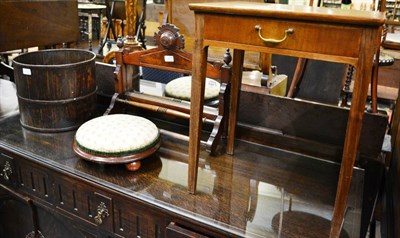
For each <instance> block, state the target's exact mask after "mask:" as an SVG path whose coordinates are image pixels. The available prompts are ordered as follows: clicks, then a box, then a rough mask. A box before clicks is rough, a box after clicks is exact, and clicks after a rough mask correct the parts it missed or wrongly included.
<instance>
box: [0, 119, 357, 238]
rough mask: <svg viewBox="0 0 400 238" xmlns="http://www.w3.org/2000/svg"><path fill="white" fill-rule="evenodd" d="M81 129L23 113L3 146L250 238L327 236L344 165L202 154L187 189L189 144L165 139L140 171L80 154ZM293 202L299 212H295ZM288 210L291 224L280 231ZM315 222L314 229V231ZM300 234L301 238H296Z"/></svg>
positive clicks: (252, 148) (282, 154)
mask: <svg viewBox="0 0 400 238" xmlns="http://www.w3.org/2000/svg"><path fill="white" fill-rule="evenodd" d="M74 135H75V131H70V132H64V133H54V134H50V133H38V132H32V131H29V130H26V129H24V128H22V127H21V125H20V122H19V116H12V117H9V118H7V119H5V120H3V121H2V122H0V147H2V148H6V149H8V150H13V151H16V152H17V153H19V154H21V155H23V156H24V157H26V158H27V159H28V160H31V161H35V162H36V163H39V164H44V165H46V166H50V167H51V168H53V169H55V170H61V171H66V172H68V173H69V174H72V175H76V176H78V177H82V178H84V179H87V180H90V181H92V182H94V183H97V184H100V185H101V186H104V187H107V188H109V189H112V190H115V191H117V192H120V193H123V194H125V195H127V196H128V197H132V198H134V199H139V200H141V201H143V202H145V203H148V204H151V205H154V206H157V207H160V208H163V209H166V210H168V211H170V212H173V213H175V214H179V215H182V216H184V217H188V218H190V219H193V220H196V221H199V222H201V223H204V224H207V225H209V226H212V227H216V228H217V229H220V230H224V231H228V232H230V233H231V234H235V235H238V236H243V237H276V236H277V234H278V232H279V230H281V232H282V234H283V235H284V234H286V235H294V237H303V236H305V237H307V238H310V237H327V234H329V228H330V219H331V218H332V209H333V204H334V198H335V191H336V184H337V178H338V173H339V169H340V167H339V165H338V164H335V163H331V162H324V161H322V160H317V159H313V158H310V157H306V156H303V155H300V154H296V153H289V152H287V151H282V150H278V149H273V148H269V147H262V146H258V145H255V144H251V143H245V142H238V143H237V147H236V151H235V152H236V153H235V156H229V155H226V154H224V153H219V152H218V153H217V154H219V155H218V156H210V155H209V154H208V153H206V152H205V150H202V152H201V154H200V163H199V179H198V192H197V194H196V195H191V194H189V193H188V192H187V170H188V164H187V157H188V155H187V151H188V148H187V143H186V142H182V141H177V140H176V139H172V138H170V137H167V136H162V142H161V148H160V149H159V151H158V152H157V153H156V154H155V155H154V156H152V157H150V158H147V159H145V160H143V162H142V167H141V168H140V170H139V171H137V172H135V173H132V172H129V171H127V170H126V169H125V166H123V165H98V164H95V163H92V162H88V161H85V160H82V159H79V158H78V156H77V155H76V154H75V153H74V152H73V150H72V142H73V137H74ZM352 182H353V184H352V190H351V191H352V192H351V196H350V197H351V198H350V199H349V206H351V209H348V211H349V212H348V213H347V215H346V219H345V223H344V231H343V234H344V236H343V237H357V236H358V232H359V225H360V224H359V222H360V217H359V216H360V213H361V212H360V204H361V199H362V198H361V194H362V185H363V172H362V170H359V169H356V170H355V171H354V177H353V179H352ZM289 201H291V203H292V204H291V210H290V211H289V208H288V207H289ZM280 213H282V214H283V216H284V218H283V221H284V222H283V225H282V226H279V223H278V221H279V214H280ZM309 219H312V220H313V221H314V222H313V223H314V224H313V225H312V226H310V224H309ZM290 237H293V236H290Z"/></svg>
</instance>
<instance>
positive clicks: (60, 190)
mask: <svg viewBox="0 0 400 238" xmlns="http://www.w3.org/2000/svg"><path fill="white" fill-rule="evenodd" d="M55 188H56V189H55V191H56V195H55V197H56V200H55V205H56V206H57V208H59V209H61V210H62V211H63V212H67V213H68V214H72V215H75V216H78V217H80V218H83V219H85V220H86V221H88V222H90V223H91V224H93V225H96V226H98V227H100V228H102V229H105V230H107V231H110V232H113V229H112V217H113V214H112V211H113V210H112V199H111V198H110V197H108V196H106V195H104V194H101V193H100V192H99V191H98V190H95V189H94V188H93V187H90V186H88V185H86V184H83V183H79V182H78V181H76V180H72V179H69V178H66V177H60V178H57V179H56V181H55Z"/></svg>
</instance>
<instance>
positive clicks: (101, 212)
mask: <svg viewBox="0 0 400 238" xmlns="http://www.w3.org/2000/svg"><path fill="white" fill-rule="evenodd" d="M109 215H110V214H109V213H108V209H107V207H106V204H104V202H101V203H100V205H99V206H97V215H96V216H95V217H94V222H95V223H96V224H97V225H100V224H101V223H103V219H104V218H106V217H108V216H109Z"/></svg>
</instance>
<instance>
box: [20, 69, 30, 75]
mask: <svg viewBox="0 0 400 238" xmlns="http://www.w3.org/2000/svg"><path fill="white" fill-rule="evenodd" d="M22 74H24V75H32V72H31V69H27V68H22Z"/></svg>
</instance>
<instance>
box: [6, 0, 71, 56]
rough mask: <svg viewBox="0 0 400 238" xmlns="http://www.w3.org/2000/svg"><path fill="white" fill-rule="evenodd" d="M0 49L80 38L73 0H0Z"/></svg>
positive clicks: (49, 44) (26, 46)
mask: <svg viewBox="0 0 400 238" xmlns="http://www.w3.org/2000/svg"><path fill="white" fill-rule="evenodd" d="M0 22H1V24H0V51H7V50H15V49H22V48H28V47H35V46H40V47H44V46H52V45H55V44H61V43H70V42H75V41H77V40H78V38H79V18H78V3H77V1H76V0H35V1H32V0H6V1H4V0H2V1H1V2H0Z"/></svg>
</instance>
